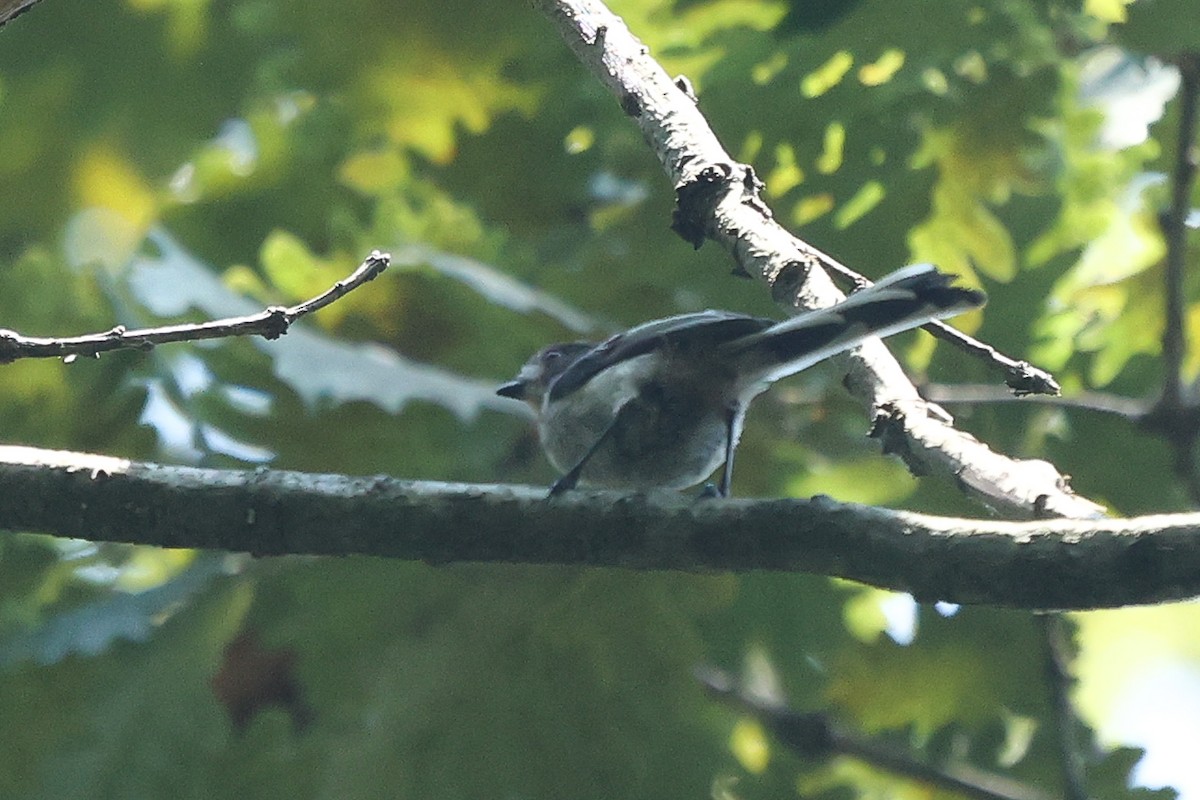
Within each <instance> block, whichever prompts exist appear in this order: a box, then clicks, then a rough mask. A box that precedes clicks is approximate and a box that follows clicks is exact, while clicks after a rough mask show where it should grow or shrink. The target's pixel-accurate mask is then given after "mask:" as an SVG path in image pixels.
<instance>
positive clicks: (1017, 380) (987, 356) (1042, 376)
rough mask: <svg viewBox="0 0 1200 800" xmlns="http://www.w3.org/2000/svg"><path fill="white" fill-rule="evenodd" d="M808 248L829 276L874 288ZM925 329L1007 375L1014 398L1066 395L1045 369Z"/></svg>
mask: <svg viewBox="0 0 1200 800" xmlns="http://www.w3.org/2000/svg"><path fill="white" fill-rule="evenodd" d="M807 246H808V248H809V249H810V250H812V253H813V255H814V256H815V257H816V259H817V262H818V263H819V264H820V265H821V266H822V267H824V268H825V271H826V272H828V273H830V274H831V275H833V276H834V277H835V278H837V279H839V280H841V281H842V282H843V283H845V284H848V285H849V286H851V287H853V288H854V290H856V291H857V290H859V289H865V288H867V287H868V286H870V285H871V281H870V280H868V279H867V278H866V277H864V276H863V275H860V274H859V273H857V272H855V271H854V270H852V269H850V267H847V266H846V265H845V264H843V263H841V262H840V261H838V260H837V259H835V258H833V256H830V255H828V254H826V253H823V252H822V251H820V250H818V249H816V248H815V247H812V246H811V245H807ZM921 327H922V329H923V330H926V331H928V332H929V333H931V334H933V335H934V336H936V337H937V338H938V339H941V340H942V341H943V342H949V343H950V344H952V345H954V346H955V347H957V348H959V349H960V350H963V351H965V352H967V353H970V354H971V355H973V356H975V357H976V358H978V359H979V360H981V361H988V362H991V364H992V365H994V366H996V367H998V368H1000V369H1002V370H1003V371H1004V383H1005V385H1006V386H1008V388H1010V389H1012V392H1013V394H1014V395H1016V396H1017V397H1023V396H1025V395H1030V394H1038V395H1048V396H1051V397H1057V396H1058V395H1060V394H1061V393H1062V388H1061V387H1060V386H1059V385H1058V381H1056V380H1054V376H1053V375H1051V374H1050V373H1049V372H1047V371H1046V370H1044V369H1042V368H1041V367H1035V366H1034V365H1033V364H1030V363H1029V362H1028V361H1018V360H1016V359H1015V358H1012V357H1010V356H1006V355H1005V354H1004V353H1001V352H1000V351H999V350H997V349H996V348H994V347H992V346H991V345H990V344H987V343H986V342H981V341H979V340H978V339H976V338H975V337H973V336H968V335H967V334H965V333H963V332H962V331H960V330H959V329H958V328H955V327H953V326H952V325H947V324H946V323H945V322H942V321H941V320H934V321H933V322H930V323H928V324H927V325H922V326H921Z"/></svg>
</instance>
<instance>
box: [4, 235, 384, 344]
mask: <svg viewBox="0 0 1200 800" xmlns="http://www.w3.org/2000/svg"><path fill="white" fill-rule="evenodd" d="M390 258H391V257H390V256H389V255H388V254H387V253H381V252H379V251H378V250H375V251H373V252H372V253H371V255H369V256H367V258H366V260H364V261H363V262H362V263H361V264H359V265H358V268H357V269H356V270H354V272H352V273H351V274H350V275H349V276H348V277H346V278H345V279H343V280H340V281H338V282H337V283H335V284H334V285H333V286H331V287H330V288H329V289H327V290H326V291H324V292H322V293H321V294H319V295H317V296H316V297H314V298H312V299H311V300H306V301H304V302H303V303H300V304H299V305H295V306H291V307H284V306H271V307H270V308H267V309H264V310H263V311H260V312H259V313H257V314H251V315H250V316H246V317H233V318H231V319H218V320H211V321H209V322H198V323H185V324H182V325H165V326H162V327H157V328H137V329H135V330H128V329H126V328H125V326H124V325H118V326H117V327H115V328H113V329H112V330H108V331H105V332H103V333H91V334H87V335H85V336H69V337H64V338H42V337H35V336H24V335H22V334H20V333H17V332H16V331H10V330H6V329H3V328H0V365H2V364H8V363H10V362H13V361H16V360H17V359H19V358H67V359H73V358H76V357H78V356H93V357H95V356H98V355H100V354H101V353H107V352H110V351H113V350H129V349H135V350H149V349H150V348H152V347H154V346H156V345H160V344H166V343H168V342H193V341H199V340H201V339H222V338H225V337H229V336H254V335H257V336H262V337H263V338H265V339H278V338H279V337H280V336H282V335H284V334H285V333H287V331H288V328H289V327H291V325H292V323H293V322H295V321H296V320H297V319H299V318H300V317H302V316H304V315H305V314H311V313H312V312H314V311H318V310H320V309H322V308H324V307H325V306H327V305H329V304H330V303H332V302H333V301H335V300H337V299H338V298H340V297H343V296H345V295H346V294H348V293H350V292H352V291H354V290H355V289H357V288H358V287H359V286H362V285H363V284H364V283H366V282H367V281H370V280H373V279H374V278H375V277H376V276H378V275H379V273H381V272H383V271H384V269H386V268H387V266H388V261H389V259H390Z"/></svg>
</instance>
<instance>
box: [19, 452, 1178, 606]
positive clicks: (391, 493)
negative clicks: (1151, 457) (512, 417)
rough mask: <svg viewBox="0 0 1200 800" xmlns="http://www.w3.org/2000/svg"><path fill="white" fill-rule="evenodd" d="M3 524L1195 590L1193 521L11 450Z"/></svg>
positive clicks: (318, 546) (948, 587)
mask: <svg viewBox="0 0 1200 800" xmlns="http://www.w3.org/2000/svg"><path fill="white" fill-rule="evenodd" d="M0 529H2V530H9V531H32V532H38V533H48V534H52V535H56V536H69V537H78V538H85V539H90V540H96V541H113V542H130V543H135V544H151V545H157V546H159V547H176V548H206V549H216V550H234V551H244V552H250V553H253V554H256V555H264V556H265V555H286V554H297V555H298V554H309V555H351V554H359V555H371V556H382V557H388V558H403V559H414V560H417V559H419V560H424V561H428V562H432V563H435V564H442V563H448V562H454V561H483V562H497V563H533V564H562V565H592V566H608V567H622V568H627V569H673V570H692V571H711V570H722V571H750V570H771V571H789V572H808V573H815V574H821V575H832V576H839V577H843V578H850V579H853V580H857V581H862V582H865V583H870V584H873V585H875V586H880V587H884V588H888V589H895V590H899V591H906V592H911V593H912V594H913V595H914V596H915V597H917V599H919V600H922V601H935V600H946V601H950V602H955V603H979V604H989V605H998V606H1009V607H1016V608H1026V609H1087V608H1100V607H1113V606H1124V605H1130V604H1136V603H1155V602H1162V601H1166V600H1178V599H1182V598H1186V597H1191V596H1194V595H1197V594H1200V514H1176V515H1162V516H1151V517H1141V518H1137V519H1129V520H1115V519H1093V520H1067V519H1053V520H1042V521H1036V522H1005V521H995V520H967V519H953V518H947V517H935V516H930V515H925V514H915V513H910V512H905V511H891V510H887V509H879V508H872V507H869V506H859V505H853V504H844V503H836V502H834V501H833V500H830V499H828V498H821V497H818V498H814V499H812V500H707V501H697V500H695V499H693V498H692V497H690V496H686V495H681V494H677V493H672V492H653V493H648V494H633V495H628V494H621V493H617V492H590V491H579V492H575V493H571V494H570V495H568V496H564V497H560V498H555V499H554V500H547V499H546V496H545V489H541V488H534V487H521V486H495V485H479V484H443V483H435V482H420V481H415V482H414V481H401V480H396V479H393V478H387V477H366V478H364V477H346V476H340V475H316V474H306V473H300V472H286V471H274V470H259V471H233V470H214V469H198V468H194V467H170V466H161V465H157V464H140V463H135V462H130V461H126V460H123V459H117V458H111V457H107V456H95V455H87V454H79V453H67V452H60V451H53V450H38V449H33V448H26V447H3V446H0Z"/></svg>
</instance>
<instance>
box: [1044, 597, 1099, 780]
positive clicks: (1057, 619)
mask: <svg viewBox="0 0 1200 800" xmlns="http://www.w3.org/2000/svg"><path fill="white" fill-rule="evenodd" d="M1038 619H1039V621H1040V624H1041V629H1042V638H1043V640H1044V641H1045V643H1046V682H1047V684H1048V685H1049V688H1050V701H1051V707H1052V708H1051V711H1052V713H1053V715H1054V719H1055V722H1056V724H1057V728H1058V749H1059V758H1060V760H1061V761H1062V775H1063V798H1064V800H1088V794H1087V778H1086V773H1085V771H1084V765H1085V763H1086V760H1085V759H1084V755H1083V750H1082V748H1083V744H1082V743H1081V742H1080V730H1081V727H1082V726H1081V724H1080V722H1079V717H1078V716H1077V715H1076V713H1075V705H1074V703H1073V702H1072V701H1071V687H1072V686H1073V685H1074V683H1075V679H1074V677H1072V675H1071V661H1072V658H1073V655H1074V649H1075V648H1074V647H1073V646H1072V644H1071V629H1072V623H1071V621H1070V620H1069V619H1067V618H1066V617H1065V616H1064V615H1062V614H1043V615H1040V616H1039V617H1038Z"/></svg>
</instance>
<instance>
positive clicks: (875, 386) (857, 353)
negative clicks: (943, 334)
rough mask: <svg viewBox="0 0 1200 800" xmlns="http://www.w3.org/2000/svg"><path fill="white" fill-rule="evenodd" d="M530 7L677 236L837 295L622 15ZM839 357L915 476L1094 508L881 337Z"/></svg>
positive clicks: (1002, 503) (808, 297) (771, 280)
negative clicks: (631, 135)
mask: <svg viewBox="0 0 1200 800" xmlns="http://www.w3.org/2000/svg"><path fill="white" fill-rule="evenodd" d="M536 5H537V6H538V7H539V8H540V9H541V11H542V12H543V13H544V14H545V15H546V16H547V17H548V18H549V19H550V20H551V21H552V22H553V23H554V25H555V26H556V27H557V29H558V31H559V33H560V34H561V35H562V37H563V39H564V40H565V41H566V43H567V46H568V47H570V48H571V50H572V51H573V52H574V53H575V55H576V56H577V57H578V58H579V60H580V61H581V62H582V63H583V64H584V65H585V66H586V67H587V68H588V69H589V70H590V71H591V72H592V74H593V75H594V76H595V77H596V78H597V79H598V80H599V81H600V82H601V83H603V84H604V86H605V87H606V88H607V89H608V90H609V91H610V92H611V93H612V94H613V95H614V96H615V97H616V98H617V100H618V102H619V104H620V106H621V109H622V110H623V111H624V112H625V113H626V114H627V115H628V116H629V117H630V118H631V120H632V121H633V122H634V123H635V124H636V125H637V126H638V128H639V129H640V130H641V132H642V135H643V137H644V138H645V139H646V142H647V143H648V144H649V145H650V146H651V147H652V148H653V150H654V152H655V155H656V156H657V157H658V160H659V162H660V163H661V165H662V167H663V170H664V171H665V172H666V174H667V176H668V177H669V178H670V180H671V181H672V182H673V183H674V185H675V189H676V195H677V199H678V208H677V209H676V215H675V220H674V224H673V227H674V229H675V230H676V232H677V233H679V234H680V235H681V236H682V237H683V238H684V239H686V240H687V241H689V242H691V243H692V244H693V245H695V246H697V247H698V246H700V244H701V243H703V242H704V241H705V240H706V239H711V240H712V241H714V242H716V243H717V244H719V245H720V246H721V247H723V248H724V249H726V250H727V251H728V252H729V253H730V254H731V255H732V256H733V258H734V260H735V261H736V263H737V265H738V268H739V270H741V271H743V272H745V273H746V274H750V275H754V276H756V277H759V278H761V279H762V280H764V281H766V282H767V283H768V284H769V286H770V290H771V293H772V296H773V297H774V298H775V299H776V300H777V301H779V302H781V303H784V304H788V305H792V306H794V307H797V308H817V307H822V306H829V305H832V304H833V303H836V302H837V301H838V300H840V299H842V298H843V297H844V295H842V293H841V292H839V291H838V290H837V287H836V286H834V284H833V282H832V280H831V279H830V277H829V275H828V274H827V273H826V272H825V270H824V269H822V267H829V266H831V262H833V259H831V258H830V257H829V256H826V255H825V254H824V253H821V252H820V251H819V250H817V249H816V248H814V247H812V246H811V245H809V244H807V243H806V242H803V241H801V240H800V239H798V238H796V237H794V236H793V235H792V234H791V233H790V232H789V231H787V230H786V229H784V228H783V226H781V225H780V224H779V223H778V222H777V221H776V220H775V219H774V216H773V214H772V213H771V210H770V208H768V207H767V206H766V204H765V203H764V202H763V201H762V199H761V196H760V192H759V188H760V186H761V183H760V182H759V180H758V178H757V177H756V176H755V174H754V171H753V170H752V169H751V168H750V167H749V166H747V165H745V164H739V163H737V162H736V161H734V160H733V159H732V157H731V156H730V155H729V153H727V152H726V151H725V148H724V147H722V145H721V143H720V141H719V140H718V139H717V136H716V134H715V133H714V132H713V130H712V128H711V127H709V125H708V121H707V120H706V119H705V118H704V115H703V114H702V113H701V112H700V109H699V108H698V107H697V105H696V98H695V96H694V95H693V94H692V93H691V90H690V85H689V84H688V83H687V82H686V81H683V80H672V78H671V77H670V76H669V75H667V73H666V72H665V71H664V70H663V69H662V67H661V66H660V65H659V64H658V62H656V61H655V60H654V58H653V57H652V56H650V54H649V53H648V51H647V48H646V46H645V45H643V44H642V43H641V42H640V41H638V39H637V38H636V37H635V36H634V35H633V34H632V33H631V32H630V31H629V29H628V27H627V26H626V25H625V23H624V22H623V21H622V20H621V19H620V18H619V17H617V16H616V15H614V14H613V13H612V12H611V11H609V10H608V8H606V7H605V5H604V4H603V3H602V2H600V0H538V2H537V3H536ZM834 263H835V262H834ZM981 347H982V346H981ZM1009 361H1011V362H1012V363H1011V365H1010V366H1011V368H1012V369H1011V370H1010V372H1009V374H1008V379H1009V380H1010V382H1011V381H1014V380H1015V381H1017V382H1018V383H1019V384H1020V385H1022V386H1023V388H1024V389H1025V390H1029V389H1030V388H1031V387H1033V386H1035V385H1040V383H1041V382H1042V381H1041V379H1040V378H1039V377H1038V376H1036V375H1032V374H1029V373H1028V372H1026V371H1022V370H1021V369H1020V367H1021V362H1016V361H1013V360H1011V359H1009ZM840 362H841V364H842V365H843V366H844V367H845V368H846V370H847V377H846V381H845V384H846V387H847V388H848V389H849V391H850V392H851V394H853V395H854V396H855V397H857V398H858V399H859V400H861V401H862V402H863V403H864V404H866V405H867V407H868V408H870V409H871V411H872V413H873V415H874V416H875V420H876V427H877V429H879V430H881V432H882V433H883V434H884V435H881V438H882V439H883V440H884V446H885V449H886V450H887V451H888V452H891V453H895V454H897V455H899V456H900V457H901V458H903V459H904V461H905V463H906V464H907V466H908V467H909V469H910V471H912V472H913V473H914V474H917V475H926V474H935V475H941V476H943V477H952V478H953V479H954V480H955V481H956V482H957V483H958V484H959V485H960V486H961V487H963V488H964V489H965V490H966V491H967V492H968V493H969V494H971V495H972V496H974V497H977V498H979V499H981V500H982V501H983V502H984V503H985V504H986V505H987V506H988V507H990V508H993V509H996V510H997V511H999V512H1001V513H1003V514H1005V515H1008V516H1014V517H1039V516H1063V517H1089V516H1091V517H1095V516H1099V515H1100V514H1102V513H1103V511H1104V509H1103V508H1102V507H1101V506H1099V505H1097V504H1096V503H1093V502H1092V501H1090V500H1088V499H1087V498H1084V497H1080V496H1079V495H1077V494H1075V493H1074V492H1073V491H1072V490H1071V488H1070V486H1069V484H1068V482H1067V480H1066V478H1065V477H1064V476H1063V475H1061V474H1060V473H1059V472H1058V471H1057V470H1056V469H1055V468H1054V466H1053V465H1051V464H1049V463H1047V462H1045V461H1025V460H1018V459H1013V458H1009V457H1006V456H1004V455H1001V454H999V453H996V452H994V451H992V450H991V449H990V448H988V447H987V446H986V445H984V444H983V443H981V442H979V441H977V440H976V439H974V438H973V437H971V436H968V435H966V434H964V433H962V432H960V431H958V430H956V429H955V428H954V427H953V426H952V424H951V420H950V418H949V416H948V415H947V414H946V413H945V412H944V411H941V410H940V409H938V408H936V407H933V406H931V405H930V404H928V403H925V402H923V401H922V400H921V398H920V396H919V395H918V394H917V390H916V389H915V388H914V387H913V385H912V383H911V382H910V381H909V380H908V378H907V376H905V374H904V370H903V369H902V368H901V367H900V365H899V363H898V362H897V361H896V359H895V358H894V357H892V355H891V353H890V352H889V351H888V349H887V347H886V346H885V345H884V344H883V343H882V342H880V341H878V340H871V341H868V342H865V343H864V344H863V345H862V346H860V347H857V348H855V349H854V350H853V351H851V352H849V353H847V354H845V355H844V356H843V357H841V359H840ZM1043 388H1047V387H1043ZM881 423H882V424H881Z"/></svg>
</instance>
